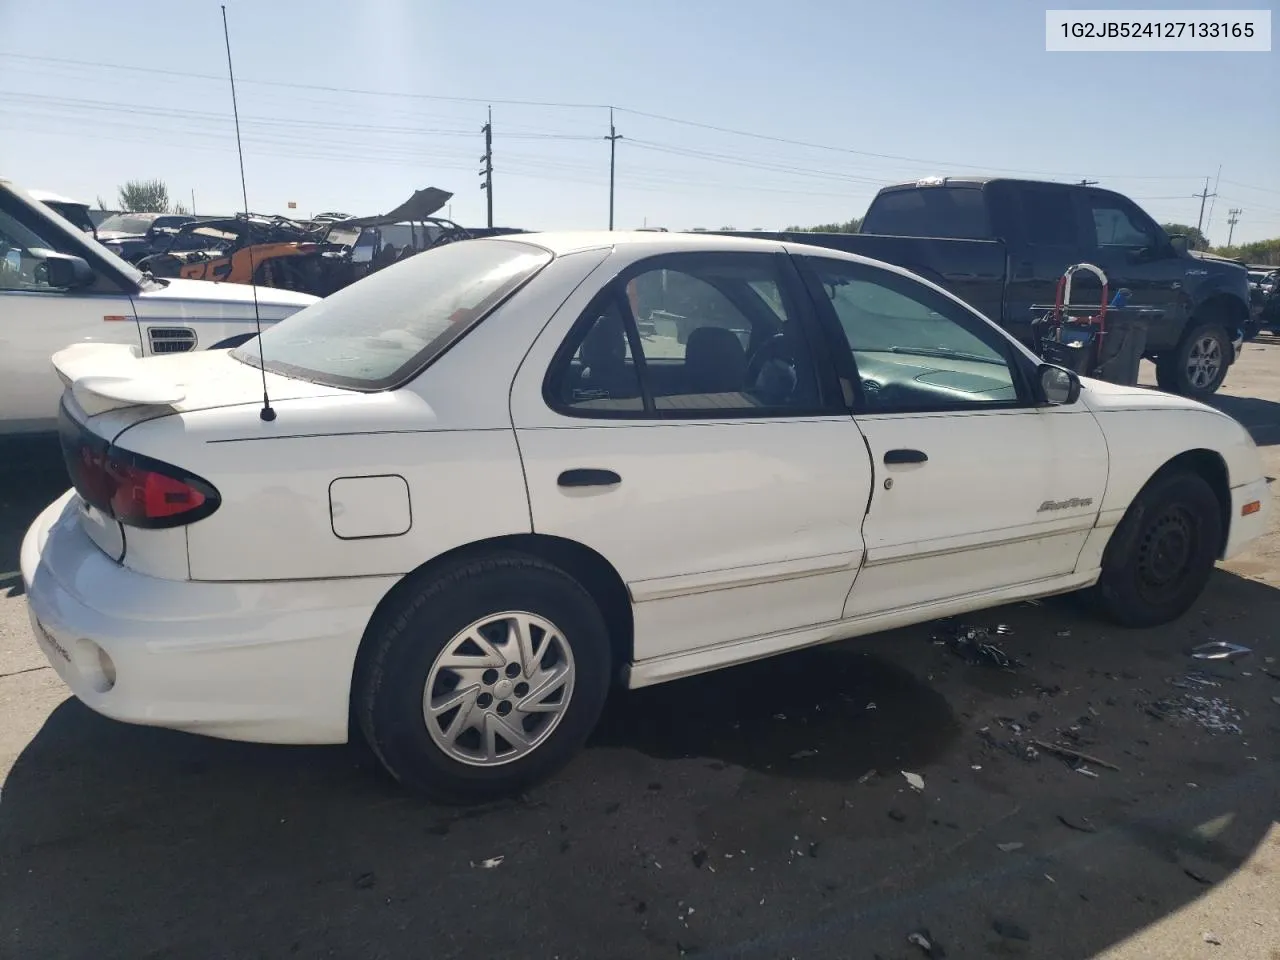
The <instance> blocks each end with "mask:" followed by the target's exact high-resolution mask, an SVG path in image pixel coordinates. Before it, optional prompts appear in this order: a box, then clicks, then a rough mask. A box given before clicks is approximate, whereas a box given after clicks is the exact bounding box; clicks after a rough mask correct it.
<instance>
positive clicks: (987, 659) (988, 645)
mask: <svg viewBox="0 0 1280 960" xmlns="http://www.w3.org/2000/svg"><path fill="white" fill-rule="evenodd" d="M996 632H1000V628H999V627H997V628H996ZM941 640H942V642H943V643H945V644H946V645H947V647H948V648H949V649H950V650H951V652H952V653H954V654H955V655H956V656H957V657H959V658H960V659H962V660H964V661H965V662H966V663H968V664H971V665H973V666H984V667H995V668H996V669H998V670H1012V669H1016V668H1018V667H1021V666H1022V665H1023V664H1022V662H1021V661H1020V660H1018V659H1017V658H1016V657H1012V656H1010V655H1009V654H1007V653H1005V651H1004V649H1003V648H1002V647H1001V646H1000V644H998V643H996V642H995V640H993V639H992V631H990V630H988V629H987V628H986V627H975V626H971V625H969V624H955V625H951V624H948V625H947V630H946V632H945V633H943V634H942V635H941Z"/></svg>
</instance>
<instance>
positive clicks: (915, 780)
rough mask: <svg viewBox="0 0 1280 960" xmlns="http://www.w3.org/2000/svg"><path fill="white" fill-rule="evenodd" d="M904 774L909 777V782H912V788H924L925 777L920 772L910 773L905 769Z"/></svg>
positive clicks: (918, 789)
mask: <svg viewBox="0 0 1280 960" xmlns="http://www.w3.org/2000/svg"><path fill="white" fill-rule="evenodd" d="M902 775H903V776H904V777H906V778H907V783H909V784H911V789H912V790H916V791H920V790H923V789H924V777H922V776H920V774H918V773H908V772H907V771H906V770H903V771H902Z"/></svg>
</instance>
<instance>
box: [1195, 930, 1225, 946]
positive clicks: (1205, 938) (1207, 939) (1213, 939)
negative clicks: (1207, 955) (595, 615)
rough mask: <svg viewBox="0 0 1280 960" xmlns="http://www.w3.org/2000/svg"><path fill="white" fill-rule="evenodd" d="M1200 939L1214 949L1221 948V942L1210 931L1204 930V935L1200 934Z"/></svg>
mask: <svg viewBox="0 0 1280 960" xmlns="http://www.w3.org/2000/svg"><path fill="white" fill-rule="evenodd" d="M1200 939H1201V940H1203V941H1204V942H1205V943H1211V944H1213V945H1214V946H1215V947H1220V946H1222V941H1221V940H1220V939H1219V938H1218V935H1217V934H1216V933H1214V932H1212V931H1211V930H1206V931H1205V932H1204V933H1202V934H1200Z"/></svg>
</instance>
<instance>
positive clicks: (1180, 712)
mask: <svg viewBox="0 0 1280 960" xmlns="http://www.w3.org/2000/svg"><path fill="white" fill-rule="evenodd" d="M1188 681H1190V682H1188ZM1169 683H1170V684H1171V685H1172V686H1174V687H1178V688H1180V689H1184V690H1190V689H1194V688H1195V687H1196V686H1212V687H1216V686H1218V684H1217V683H1216V682H1213V681H1208V682H1205V681H1204V680H1203V679H1200V680H1196V679H1194V678H1193V677H1192V676H1191V675H1187V676H1185V677H1182V678H1181V679H1180V680H1170V681H1169ZM1146 712H1147V714H1148V715H1149V716H1152V717H1154V718H1156V719H1157V720H1164V721H1166V722H1168V723H1173V724H1175V725H1180V724H1192V725H1195V726H1198V727H1200V728H1201V729H1203V730H1207V731H1208V732H1209V733H1234V734H1236V735H1237V736H1239V735H1241V734H1243V733H1244V731H1243V730H1242V729H1241V727H1240V711H1239V710H1237V709H1236V708H1235V707H1234V706H1232V704H1231V702H1230V701H1228V700H1225V699H1223V698H1222V697H1206V696H1201V695H1200V694H1198V693H1181V694H1178V695H1176V696H1172V697H1164V698H1162V699H1160V700H1156V701H1155V702H1153V703H1150V704H1148V705H1147V707H1146Z"/></svg>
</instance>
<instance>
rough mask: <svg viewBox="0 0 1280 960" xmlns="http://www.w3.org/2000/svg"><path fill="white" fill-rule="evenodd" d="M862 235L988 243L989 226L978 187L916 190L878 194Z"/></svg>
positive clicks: (872, 204)
mask: <svg viewBox="0 0 1280 960" xmlns="http://www.w3.org/2000/svg"><path fill="white" fill-rule="evenodd" d="M862 232H863V233H878V234H882V235H886V236H896V237H945V238H948V239H954V240H989V239H991V224H990V221H989V218H988V217H987V206H986V201H985V200H984V198H983V191H982V190H981V189H980V188H979V187H977V186H966V187H917V188H915V189H911V190H891V191H888V192H885V193H881V194H879V195H878V196H877V197H876V198H875V200H873V201H872V202H871V207H870V209H869V210H868V211H867V216H866V218H865V219H864V220H863V222H862Z"/></svg>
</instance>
